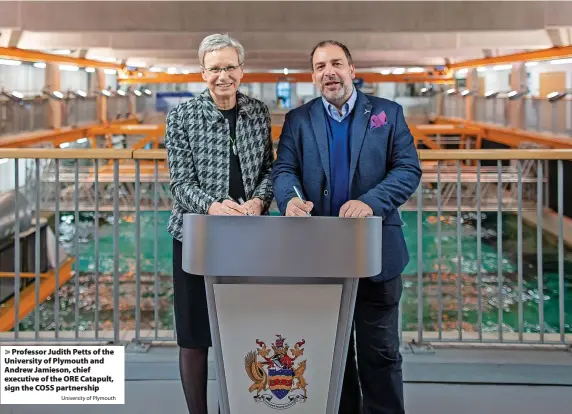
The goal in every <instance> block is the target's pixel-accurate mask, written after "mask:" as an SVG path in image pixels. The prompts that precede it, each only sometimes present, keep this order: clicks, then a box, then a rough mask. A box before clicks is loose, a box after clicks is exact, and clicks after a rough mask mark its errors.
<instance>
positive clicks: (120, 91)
mask: <svg viewBox="0 0 572 414" xmlns="http://www.w3.org/2000/svg"><path fill="white" fill-rule="evenodd" d="M117 95H121V96H125V91H124V90H123V89H119V90H118V91H117Z"/></svg>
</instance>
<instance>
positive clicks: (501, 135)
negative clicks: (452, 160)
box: [435, 116, 572, 149]
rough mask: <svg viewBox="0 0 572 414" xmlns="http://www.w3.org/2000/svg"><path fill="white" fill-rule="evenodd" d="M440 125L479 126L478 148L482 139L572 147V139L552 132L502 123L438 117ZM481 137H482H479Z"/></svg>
mask: <svg viewBox="0 0 572 414" xmlns="http://www.w3.org/2000/svg"><path fill="white" fill-rule="evenodd" d="M435 123H436V124H439V125H454V126H455V127H456V128H459V127H464V128H477V129H479V130H480V134H479V135H478V137H477V149H480V148H481V143H480V141H481V140H482V139H486V140H489V141H494V142H498V143H499V144H505V145H508V146H510V147H511V148H519V146H520V145H521V144H522V143H523V142H531V143H535V144H539V145H542V146H546V147H548V148H554V149H572V140H570V139H568V138H559V137H556V136H554V135H550V134H542V133H539V132H531V131H526V130H523V129H517V128H508V127H503V126H500V125H492V124H485V123H481V122H474V121H466V120H463V119H460V118H448V117H444V116H440V117H437V119H436V120H435ZM479 137H480V139H479Z"/></svg>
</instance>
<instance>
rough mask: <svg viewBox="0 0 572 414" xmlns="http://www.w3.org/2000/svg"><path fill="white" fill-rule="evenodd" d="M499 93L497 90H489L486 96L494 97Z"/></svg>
mask: <svg viewBox="0 0 572 414" xmlns="http://www.w3.org/2000/svg"><path fill="white" fill-rule="evenodd" d="M498 94H499V93H498V92H495V91H488V92H486V93H485V98H494V97H495V96H497V95H498Z"/></svg>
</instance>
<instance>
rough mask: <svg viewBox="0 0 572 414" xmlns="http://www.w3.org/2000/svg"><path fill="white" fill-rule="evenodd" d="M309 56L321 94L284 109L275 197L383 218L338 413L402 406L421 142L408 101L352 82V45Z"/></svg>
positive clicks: (284, 208) (327, 211)
mask: <svg viewBox="0 0 572 414" xmlns="http://www.w3.org/2000/svg"><path fill="white" fill-rule="evenodd" d="M311 62H312V80H313V82H314V84H315V85H316V87H317V88H318V89H319V90H320V92H321V94H322V97H321V98H317V99H314V100H312V101H310V102H308V103H307V104H305V105H303V106H301V107H299V108H296V109H294V110H292V111H290V112H289V113H288V114H287V115H286V119H285V122H284V126H283V129H282V134H281V136H280V141H279V146H278V152H277V160H276V161H275V163H274V166H273V172H272V174H273V188H274V196H275V198H276V201H277V204H278V207H279V209H280V212H281V213H282V214H284V215H286V216H307V214H308V213H311V214H312V215H313V216H339V217H367V216H372V215H374V216H381V217H383V243H382V272H381V274H379V275H377V276H375V277H372V278H368V279H361V280H360V283H359V288H358V294H357V300H356V305H355V311H354V321H353V322H354V329H355V334H356V341H355V342H356V343H355V344H354V341H353V336H352V340H351V343H350V347H349V351H348V358H347V364H346V369H345V375H344V383H343V389H342V398H341V403H340V411H339V412H340V413H341V414H346V413H348V414H356V413H360V412H363V413H367V414H374V413H375V414H381V413H383V414H389V413H391V414H400V413H404V403H403V379H402V373H401V360H402V359H401V354H400V353H399V335H398V313H399V300H400V298H401V293H402V281H401V272H402V271H403V269H404V268H405V266H406V265H407V263H408V261H409V253H408V251H407V246H406V245H405V239H404V236H403V231H402V228H401V226H402V225H403V222H402V221H401V217H400V214H399V211H398V208H399V207H400V206H401V205H402V204H404V203H405V202H406V201H407V200H408V199H409V197H411V195H412V194H413V193H414V192H415V190H416V189H417V187H418V185H419V182H420V179H421V169H420V165H419V158H418V155H417V150H416V148H415V144H414V140H413V137H412V135H411V133H410V131H409V128H408V126H407V124H406V122H405V119H404V116H403V110H402V108H401V106H400V105H398V104H396V103H395V102H392V101H389V100H386V99H382V98H377V97H373V96H366V95H365V94H363V93H362V92H360V91H357V90H356V89H355V88H354V86H353V81H352V80H353V79H354V78H355V67H354V65H353V63H352V57H351V54H350V52H349V50H348V49H347V47H345V46H344V45H343V44H341V43H339V42H336V41H323V42H321V43H319V44H318V45H317V46H316V47H315V48H314V50H313V51H312V54H311ZM294 187H297V189H299V190H300V191H301V193H302V194H301V196H302V197H304V198H305V200H301V199H300V198H298V197H297V196H296V192H295V190H294ZM354 347H355V349H354ZM356 351H357V366H356ZM360 391H361V394H363V402H362V401H361V398H360ZM360 403H362V404H363V408H362V407H360ZM362 410H363V411H362Z"/></svg>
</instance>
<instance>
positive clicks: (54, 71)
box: [44, 63, 63, 129]
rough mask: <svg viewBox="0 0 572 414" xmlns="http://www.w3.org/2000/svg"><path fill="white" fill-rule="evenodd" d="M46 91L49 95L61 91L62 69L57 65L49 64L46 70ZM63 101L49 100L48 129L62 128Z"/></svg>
mask: <svg viewBox="0 0 572 414" xmlns="http://www.w3.org/2000/svg"><path fill="white" fill-rule="evenodd" d="M44 73H45V90H46V91H47V92H48V93H52V92H54V91H60V92H61V90H60V88H61V82H60V81H61V76H60V67H59V66H58V65H57V64H55V63H48V64H47V65H46V70H45V72H44ZM62 108H63V101H61V100H59V99H54V98H49V99H48V119H47V121H48V128H53V129H59V128H61V127H62Z"/></svg>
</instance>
